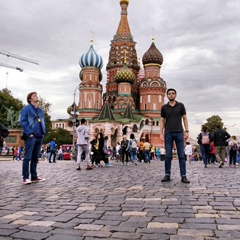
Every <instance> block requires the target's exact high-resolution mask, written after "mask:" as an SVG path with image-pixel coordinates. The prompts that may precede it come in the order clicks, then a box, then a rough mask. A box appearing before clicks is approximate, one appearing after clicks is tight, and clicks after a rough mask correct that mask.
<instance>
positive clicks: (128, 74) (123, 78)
mask: <svg viewBox="0 0 240 240" xmlns="http://www.w3.org/2000/svg"><path fill="white" fill-rule="evenodd" d="M134 80H135V75H134V74H133V72H132V71H131V70H130V69H129V68H128V67H127V65H126V64H124V65H123V67H122V68H121V70H119V71H118V72H117V74H116V75H115V82H117V83H120V82H129V83H131V84H133V83H134Z"/></svg>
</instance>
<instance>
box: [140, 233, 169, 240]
mask: <svg viewBox="0 0 240 240" xmlns="http://www.w3.org/2000/svg"><path fill="white" fill-rule="evenodd" d="M160 239H161V240H169V236H168V235H167V234H147V235H145V234H143V235H142V237H141V240H160Z"/></svg>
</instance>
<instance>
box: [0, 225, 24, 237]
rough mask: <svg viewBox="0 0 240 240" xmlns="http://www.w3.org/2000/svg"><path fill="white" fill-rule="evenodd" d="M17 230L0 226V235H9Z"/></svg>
mask: <svg viewBox="0 0 240 240" xmlns="http://www.w3.org/2000/svg"><path fill="white" fill-rule="evenodd" d="M16 232H19V230H18V229H2V228H1V226H0V236H8V237H9V236H10V235H12V234H13V233H16Z"/></svg>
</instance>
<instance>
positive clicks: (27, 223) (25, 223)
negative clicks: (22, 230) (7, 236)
mask: <svg viewBox="0 0 240 240" xmlns="http://www.w3.org/2000/svg"><path fill="white" fill-rule="evenodd" d="M32 222H33V221H32V220H22V219H18V220H16V221H13V222H12V223H11V224H17V225H29V224H30V223H32Z"/></svg>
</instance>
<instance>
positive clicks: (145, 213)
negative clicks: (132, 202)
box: [122, 211, 147, 217]
mask: <svg viewBox="0 0 240 240" xmlns="http://www.w3.org/2000/svg"><path fill="white" fill-rule="evenodd" d="M122 215H123V216H138V217H145V216H146V215H147V212H135V211H131V212H123V213H122Z"/></svg>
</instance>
